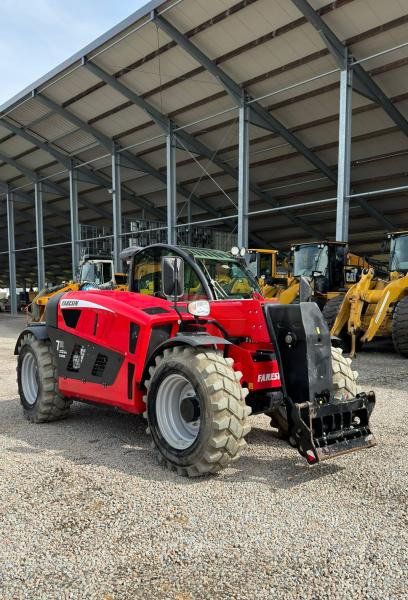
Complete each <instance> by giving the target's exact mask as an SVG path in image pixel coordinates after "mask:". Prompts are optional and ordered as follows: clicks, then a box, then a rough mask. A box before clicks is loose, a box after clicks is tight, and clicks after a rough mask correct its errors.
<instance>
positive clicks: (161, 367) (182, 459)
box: [144, 346, 251, 477]
mask: <svg viewBox="0 0 408 600" xmlns="http://www.w3.org/2000/svg"><path fill="white" fill-rule="evenodd" d="M232 364H233V361H232V359H230V358H224V357H223V355H222V354H220V353H219V352H217V351H215V350H213V349H207V348H191V347H181V346H178V347H177V346H176V347H174V348H170V349H166V350H165V351H164V353H163V354H161V355H160V356H157V357H156V359H155V365H153V366H151V367H150V368H149V379H148V380H147V381H145V387H146V389H147V394H146V396H145V397H144V401H145V403H146V412H145V413H144V416H145V418H146V419H147V422H148V428H147V432H148V433H150V435H151V436H152V438H153V442H154V446H155V447H156V449H157V450H158V458H159V462H160V463H161V464H162V465H163V466H165V467H166V468H168V469H170V470H173V471H177V472H178V473H179V474H180V475H184V476H187V477H197V476H199V475H204V474H206V473H215V472H216V471H219V470H220V469H222V468H223V467H225V466H226V465H228V464H229V463H230V462H231V461H234V460H236V459H238V458H239V456H240V454H241V451H242V449H243V448H244V447H245V445H246V442H245V439H244V438H245V436H246V435H247V433H249V431H250V426H249V425H248V422H247V421H248V416H249V415H250V413H251V408H250V407H249V406H247V405H246V404H245V396H246V395H247V393H248V391H247V390H246V389H245V388H242V387H241V385H240V383H239V380H240V378H241V377H242V374H241V373H239V372H235V371H234V369H233V368H232Z"/></svg>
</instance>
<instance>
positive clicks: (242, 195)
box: [238, 100, 249, 248]
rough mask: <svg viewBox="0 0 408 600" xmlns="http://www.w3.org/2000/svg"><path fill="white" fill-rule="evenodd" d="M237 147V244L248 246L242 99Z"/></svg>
mask: <svg viewBox="0 0 408 600" xmlns="http://www.w3.org/2000/svg"><path fill="white" fill-rule="evenodd" d="M238 147H239V152H238V246H239V247H240V248H248V238H249V236H248V208H249V108H248V107H247V105H246V104H245V101H244V100H243V101H242V104H241V106H240V109H239V144H238Z"/></svg>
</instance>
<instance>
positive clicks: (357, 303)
mask: <svg viewBox="0 0 408 600" xmlns="http://www.w3.org/2000/svg"><path fill="white" fill-rule="evenodd" d="M387 237H388V239H389V240H390V243H391V246H390V257H389V271H388V274H387V275H385V276H383V277H381V276H378V275H376V273H375V270H374V269H373V268H370V269H366V270H365V271H364V272H363V274H362V275H361V278H360V280H359V281H358V283H357V284H356V285H353V286H352V287H351V288H350V289H349V290H348V292H347V294H346V295H345V297H344V299H343V302H342V303H341V305H340V306H339V307H338V310H337V315H336V318H335V319H334V323H333V326H332V328H331V334H332V335H334V336H337V337H339V338H340V339H342V341H343V345H344V347H345V349H350V350H351V356H353V355H354V354H355V353H356V349H357V347H358V346H360V345H361V344H363V343H364V342H371V341H372V340H373V339H374V338H392V341H393V344H394V348H395V351H396V352H399V353H400V354H402V355H403V356H408V232H407V231H403V232H396V233H390V234H388V236H387Z"/></svg>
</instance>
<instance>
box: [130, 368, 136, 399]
mask: <svg viewBox="0 0 408 600" xmlns="http://www.w3.org/2000/svg"><path fill="white" fill-rule="evenodd" d="M134 374H135V365H134V364H132V363H129V364H128V398H129V400H131V399H132V398H133V376H134Z"/></svg>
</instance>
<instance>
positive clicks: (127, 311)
mask: <svg viewBox="0 0 408 600" xmlns="http://www.w3.org/2000/svg"><path fill="white" fill-rule="evenodd" d="M126 255H127V258H130V259H131V262H130V271H129V291H128V292H122V293H120V294H118V293H115V292H114V291H93V290H89V291H84V292H68V293H66V294H60V295H55V296H53V297H52V298H50V299H49V301H48V303H47V306H46V313H45V316H46V318H45V322H44V323H41V324H40V323H37V324H32V325H31V326H29V327H27V328H26V329H25V330H24V331H23V332H22V333H21V334H20V336H19V338H18V340H17V343H16V348H15V353H16V354H18V361H17V381H18V388H19V394H20V399H21V404H22V406H23V410H24V413H25V415H26V417H27V418H28V419H29V420H30V421H32V422H34V423H42V422H46V421H52V420H54V419H59V418H62V417H64V416H66V415H67V412H68V410H69V406H70V404H71V403H72V401H73V400H85V401H88V402H93V403H96V404H103V405H110V406H114V407H117V408H119V409H121V410H123V411H126V412H129V413H134V414H139V413H143V414H144V416H145V418H146V419H147V432H148V433H149V434H150V435H151V436H152V438H153V442H154V445H155V447H156V448H157V450H158V455H159V458H160V461H161V462H162V464H164V465H165V466H167V467H168V468H170V469H174V470H177V471H178V473H180V474H182V475H187V476H197V475H201V474H204V473H213V472H216V471H218V470H220V469H221V468H222V467H225V466H226V465H227V464H228V463H230V462H231V461H233V460H236V459H237V458H238V457H239V455H240V453H241V451H242V449H243V447H244V446H245V436H246V435H247V434H248V432H249V430H250V425H249V421H248V417H249V415H250V413H251V412H253V413H267V414H269V415H271V416H272V420H274V424H275V425H276V424H277V425H278V426H280V425H283V427H284V429H285V430H286V431H285V432H286V434H287V438H288V439H289V441H290V443H291V444H292V445H294V446H296V447H297V449H298V450H299V452H300V454H301V455H302V456H304V457H305V458H306V460H307V461H308V463H309V464H311V465H312V464H315V463H318V462H320V461H322V460H325V459H328V458H331V457H333V456H337V455H339V454H343V453H346V452H352V451H354V450H359V449H362V448H367V447H370V446H373V445H374V444H375V440H374V438H373V435H372V433H371V431H370V425H369V417H370V414H371V412H372V410H373V407H374V404H375V396H374V393H373V392H368V393H365V392H361V393H358V389H357V384H356V374H355V373H353V371H352V370H351V368H350V361H348V360H347V359H345V358H344V357H343V356H342V354H341V351H340V350H339V349H336V348H333V349H332V348H331V343H330V335H329V331H328V329H327V326H326V324H325V322H324V320H323V317H322V315H321V313H320V311H319V309H318V307H317V306H316V304H314V303H312V302H308V303H307V302H305V303H300V304H298V305H280V304H278V303H276V302H274V301H267V300H265V299H264V298H263V297H262V296H261V294H260V292H259V287H258V284H257V282H256V280H255V278H254V277H253V275H252V274H251V273H250V271H249V270H248V269H247V268H246V265H245V261H244V260H243V259H240V258H237V257H234V256H232V254H229V253H227V252H220V251H215V250H207V249H199V248H179V247H173V246H170V245H167V244H155V245H152V246H148V247H146V248H134V249H133V250H131V251H130V252H129V250H128V251H126Z"/></svg>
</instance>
